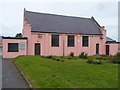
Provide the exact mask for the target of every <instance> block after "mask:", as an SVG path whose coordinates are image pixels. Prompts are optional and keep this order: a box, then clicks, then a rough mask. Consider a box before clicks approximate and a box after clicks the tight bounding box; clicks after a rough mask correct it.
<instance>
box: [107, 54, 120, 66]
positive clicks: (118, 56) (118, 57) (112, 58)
mask: <svg viewBox="0 0 120 90" xmlns="http://www.w3.org/2000/svg"><path fill="white" fill-rule="evenodd" d="M109 60H110V62H111V63H118V64H120V53H117V54H116V55H115V56H110V58H109Z"/></svg>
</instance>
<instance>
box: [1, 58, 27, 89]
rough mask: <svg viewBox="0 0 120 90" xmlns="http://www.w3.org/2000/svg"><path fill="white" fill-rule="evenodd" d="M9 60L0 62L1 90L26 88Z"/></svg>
mask: <svg viewBox="0 0 120 90" xmlns="http://www.w3.org/2000/svg"><path fill="white" fill-rule="evenodd" d="M27 87H28V86H27V84H26V82H25V81H24V80H23V78H22V77H21V75H20V73H19V72H18V70H17V69H16V67H15V66H14V64H13V63H12V61H11V60H2V88H27Z"/></svg>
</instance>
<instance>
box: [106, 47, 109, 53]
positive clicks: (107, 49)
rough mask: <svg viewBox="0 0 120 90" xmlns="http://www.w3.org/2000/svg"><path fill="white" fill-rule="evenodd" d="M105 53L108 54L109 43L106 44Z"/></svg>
mask: <svg viewBox="0 0 120 90" xmlns="http://www.w3.org/2000/svg"><path fill="white" fill-rule="evenodd" d="M106 55H109V45H106Z"/></svg>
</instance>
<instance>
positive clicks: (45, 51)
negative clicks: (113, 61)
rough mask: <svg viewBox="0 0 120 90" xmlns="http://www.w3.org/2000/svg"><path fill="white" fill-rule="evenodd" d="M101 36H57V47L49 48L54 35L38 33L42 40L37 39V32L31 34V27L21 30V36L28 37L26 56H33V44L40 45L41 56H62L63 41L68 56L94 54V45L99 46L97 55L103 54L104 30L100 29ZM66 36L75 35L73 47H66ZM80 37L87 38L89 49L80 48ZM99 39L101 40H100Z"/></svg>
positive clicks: (26, 26)
mask: <svg viewBox="0 0 120 90" xmlns="http://www.w3.org/2000/svg"><path fill="white" fill-rule="evenodd" d="M101 31H102V33H103V35H80V37H77V35H76V34H59V47H51V35H52V34H55V33H39V34H42V38H38V33H37V32H31V25H29V24H25V25H24V28H23V36H24V37H28V55H34V48H35V47H34V44H35V43H40V44H41V55H46V56H48V55H56V56H62V55H63V40H64V53H65V56H68V55H69V54H70V52H74V54H75V56H78V55H79V54H80V53H81V52H85V53H87V54H88V55H94V54H96V44H99V54H105V42H106V30H105V29H104V28H103V27H102V28H101ZM67 35H75V47H67ZM82 36H89V47H82ZM101 37H102V38H103V39H101Z"/></svg>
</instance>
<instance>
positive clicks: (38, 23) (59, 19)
mask: <svg viewBox="0 0 120 90" xmlns="http://www.w3.org/2000/svg"><path fill="white" fill-rule="evenodd" d="M25 15H26V19H27V23H28V24H31V25H32V32H54V33H75V34H95V35H99V34H102V33H101V30H100V27H99V26H98V25H97V24H96V22H95V21H94V20H92V19H91V18H81V17H72V16H63V15H54V14H45V13H37V12H31V11H26V13H25Z"/></svg>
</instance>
